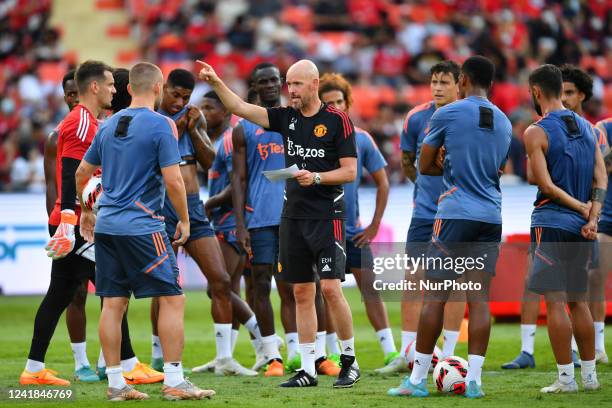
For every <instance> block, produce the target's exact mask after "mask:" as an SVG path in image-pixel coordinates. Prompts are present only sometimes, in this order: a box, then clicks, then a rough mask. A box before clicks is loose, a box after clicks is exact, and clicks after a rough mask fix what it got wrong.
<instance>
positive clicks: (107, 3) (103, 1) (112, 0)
mask: <svg viewBox="0 0 612 408" xmlns="http://www.w3.org/2000/svg"><path fill="white" fill-rule="evenodd" d="M124 7H125V2H124V0H96V9H98V10H121V9H123V8H124Z"/></svg>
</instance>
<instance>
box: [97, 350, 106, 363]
mask: <svg viewBox="0 0 612 408" xmlns="http://www.w3.org/2000/svg"><path fill="white" fill-rule="evenodd" d="M98 367H106V360H104V353H102V349H100V354H98Z"/></svg>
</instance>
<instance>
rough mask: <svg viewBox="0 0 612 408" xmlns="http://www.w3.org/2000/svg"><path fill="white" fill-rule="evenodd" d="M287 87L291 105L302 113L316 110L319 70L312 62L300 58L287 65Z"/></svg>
mask: <svg viewBox="0 0 612 408" xmlns="http://www.w3.org/2000/svg"><path fill="white" fill-rule="evenodd" d="M287 87H288V88H289V97H290V98H291V101H290V102H291V106H293V108H295V109H297V110H300V111H302V113H303V114H307V113H310V112H311V111H315V112H316V111H318V109H319V107H320V105H321V100H320V99H319V94H318V91H319V70H318V69H317V66H316V65H315V64H314V62H312V61H310V60H300V61H298V62H296V63H295V64H293V65H292V66H291V67H289V70H288V71H287Z"/></svg>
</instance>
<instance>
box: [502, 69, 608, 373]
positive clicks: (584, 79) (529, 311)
mask: <svg viewBox="0 0 612 408" xmlns="http://www.w3.org/2000/svg"><path fill="white" fill-rule="evenodd" d="M560 69H561V76H562V78H563V88H562V91H561V103H563V106H564V107H565V108H566V109H569V110H571V111H573V112H575V113H577V114H578V115H580V116H582V117H584V110H583V109H582V105H583V104H584V103H585V102H587V101H588V100H589V99H591V97H592V96H593V79H592V78H591V77H590V75H589V74H588V73H586V72H585V71H583V70H582V69H580V68H578V67H575V66H573V65H563V66H561V68H560ZM593 130H594V132H595V134H594V136H595V139H596V141H597V144H598V145H599V148H600V150H601V152H602V153H604V152H605V151H606V150H607V148H608V142H607V140H606V137H605V136H604V135H603V133H602V132H601V131H600V130H599V129H597V128H595V127H594V126H593ZM593 245H594V249H593V251H592V253H591V260H590V261H589V291H590V293H591V300H590V303H589V307H590V308H591V314H592V316H593V320H594V322H593V326H594V328H595V342H596V343H599V348H596V350H595V359H596V360H597V362H598V363H599V362H601V363H607V362H608V356H607V355H606V352H605V347H604V346H603V329H604V319H605V310H604V309H602V308H601V305H602V303H601V302H595V301H594V300H593V298H594V297H597V296H601V298H602V299H603V296H604V295H603V293H604V292H603V291H604V288H605V285H604V282H605V279H604V280H603V281H602V280H601V274H600V272H601V271H603V268H600V267H599V243H598V242H597V241H593ZM530 262H531V257H530V258H529V260H528V264H527V269H528V270H529V269H530V268H531V264H530ZM528 286H529V274H526V275H525V289H524V293H523V299H522V301H521V352H520V354H519V355H518V356H516V357H515V358H514V360H512V361H510V362H508V363H505V364H503V365H502V366H501V367H502V368H504V369H520V368H534V367H535V364H536V363H535V355H534V347H535V333H536V323H537V320H538V315H539V313H540V295H538V294H537V293H533V292H531V291H529V289H528ZM604 307H605V306H604ZM572 360H573V361H574V367H576V368H578V367H580V358H579V357H578V345H577V344H576V340H575V339H574V337H573V336H572Z"/></svg>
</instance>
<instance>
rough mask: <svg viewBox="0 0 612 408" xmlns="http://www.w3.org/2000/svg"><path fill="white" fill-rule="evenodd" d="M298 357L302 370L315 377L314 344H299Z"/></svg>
mask: <svg viewBox="0 0 612 408" xmlns="http://www.w3.org/2000/svg"><path fill="white" fill-rule="evenodd" d="M300 356H301V357H302V370H304V371H306V372H307V373H308V374H310V375H311V376H312V377H316V376H317V370H315V344H314V343H300Z"/></svg>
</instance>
